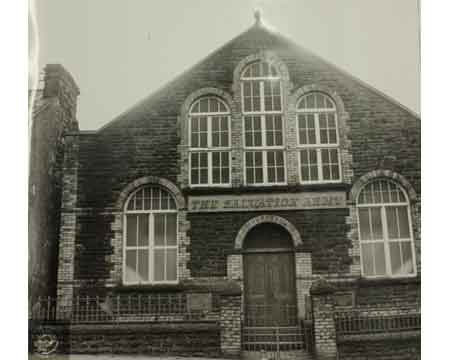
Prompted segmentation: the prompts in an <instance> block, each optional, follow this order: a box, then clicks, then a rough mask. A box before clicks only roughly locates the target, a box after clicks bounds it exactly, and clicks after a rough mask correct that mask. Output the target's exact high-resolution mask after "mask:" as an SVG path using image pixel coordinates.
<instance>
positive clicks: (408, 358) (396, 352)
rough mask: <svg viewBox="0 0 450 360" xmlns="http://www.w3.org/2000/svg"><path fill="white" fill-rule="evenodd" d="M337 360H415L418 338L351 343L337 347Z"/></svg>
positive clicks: (418, 343) (417, 355) (417, 356)
mask: <svg viewBox="0 0 450 360" xmlns="http://www.w3.org/2000/svg"><path fill="white" fill-rule="evenodd" d="M338 352H339V360H372V359H373V360H417V359H420V338H414V337H411V338H409V339H386V340H378V341H362V340H360V341H353V342H347V343H345V344H340V345H339V346H338Z"/></svg>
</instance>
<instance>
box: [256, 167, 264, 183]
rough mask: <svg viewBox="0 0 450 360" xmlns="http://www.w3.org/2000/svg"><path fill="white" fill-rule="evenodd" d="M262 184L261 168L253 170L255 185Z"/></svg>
mask: <svg viewBox="0 0 450 360" xmlns="http://www.w3.org/2000/svg"><path fill="white" fill-rule="evenodd" d="M262 182H263V170H262V168H256V169H255V183H262Z"/></svg>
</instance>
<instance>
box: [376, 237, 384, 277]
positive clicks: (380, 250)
mask: <svg viewBox="0 0 450 360" xmlns="http://www.w3.org/2000/svg"><path fill="white" fill-rule="evenodd" d="M373 248H374V251H375V274H376V275H385V274H386V257H385V254H384V244H383V243H374V244H373Z"/></svg>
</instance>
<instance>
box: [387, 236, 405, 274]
mask: <svg viewBox="0 0 450 360" xmlns="http://www.w3.org/2000/svg"><path fill="white" fill-rule="evenodd" d="M389 250H390V252H391V269H392V274H393V275H399V274H401V273H402V258H401V253H400V243H399V242H391V243H390V244H389Z"/></svg>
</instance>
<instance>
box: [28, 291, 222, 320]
mask: <svg viewBox="0 0 450 360" xmlns="http://www.w3.org/2000/svg"><path fill="white" fill-rule="evenodd" d="M218 312H219V309H218V308H217V307H214V306H213V307H212V309H210V310H197V311H193V310H191V309H189V307H188V306H187V301H186V294H184V293H180V294H148V295H135V294H133V295H131V294H130V295H115V296H103V297H102V296H89V295H83V296H75V297H74V298H73V301H72V303H71V306H64V305H62V303H58V301H57V298H52V297H45V298H38V299H36V301H34V303H33V307H32V309H31V312H30V319H32V320H40V321H58V320H66V321H67V320H68V321H71V322H74V323H89V322H127V321H177V320H195V319H199V320H201V319H208V318H214V317H217V316H218Z"/></svg>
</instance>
